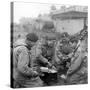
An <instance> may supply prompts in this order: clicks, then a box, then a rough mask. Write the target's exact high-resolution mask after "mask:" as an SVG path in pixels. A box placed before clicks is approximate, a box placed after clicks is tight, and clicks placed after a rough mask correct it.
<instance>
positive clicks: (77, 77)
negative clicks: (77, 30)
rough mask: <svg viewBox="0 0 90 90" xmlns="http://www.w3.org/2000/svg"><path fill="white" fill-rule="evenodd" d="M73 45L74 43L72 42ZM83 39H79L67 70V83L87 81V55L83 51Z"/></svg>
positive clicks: (84, 82)
mask: <svg viewBox="0 0 90 90" xmlns="http://www.w3.org/2000/svg"><path fill="white" fill-rule="evenodd" d="M74 45H75V44H74ZM84 46H85V40H79V42H78V44H77V46H76V48H77V50H76V52H75V55H74V56H73V58H72V61H71V66H70V67H69V70H68V71H67V84H86V83H87V55H86V52H85V49H86V48H85V47H84Z"/></svg>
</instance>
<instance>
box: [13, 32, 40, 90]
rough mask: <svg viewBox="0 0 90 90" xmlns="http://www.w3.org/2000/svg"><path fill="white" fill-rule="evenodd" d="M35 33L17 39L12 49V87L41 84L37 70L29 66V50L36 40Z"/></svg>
mask: <svg viewBox="0 0 90 90" xmlns="http://www.w3.org/2000/svg"><path fill="white" fill-rule="evenodd" d="M37 40H38V37H37V36H36V34H33V33H30V34H27V36H26V39H25V40H24V39H22V40H18V41H16V42H15V44H14V49H13V80H14V81H13V85H14V86H13V87H14V88H19V87H21V88H22V87H36V86H42V81H41V79H40V78H39V76H38V73H37V71H35V70H34V69H33V68H31V58H30V50H31V47H32V46H33V45H34V44H35V43H36V42H37Z"/></svg>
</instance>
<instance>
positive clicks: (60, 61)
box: [54, 38, 72, 84]
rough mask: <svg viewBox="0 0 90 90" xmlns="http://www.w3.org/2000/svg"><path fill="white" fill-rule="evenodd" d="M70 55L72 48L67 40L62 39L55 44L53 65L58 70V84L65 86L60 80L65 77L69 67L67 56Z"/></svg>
mask: <svg viewBox="0 0 90 90" xmlns="http://www.w3.org/2000/svg"><path fill="white" fill-rule="evenodd" d="M71 53H72V48H71V46H70V44H69V39H68V38H63V39H61V40H60V41H58V42H57V44H56V49H55V60H54V64H55V66H56V68H57V70H58V80H59V84H65V82H64V80H61V79H62V78H63V77H62V76H65V75H66V73H67V70H68V67H69V65H70V60H71V58H70V57H69V54H71Z"/></svg>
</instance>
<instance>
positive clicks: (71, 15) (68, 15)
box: [52, 11, 88, 19]
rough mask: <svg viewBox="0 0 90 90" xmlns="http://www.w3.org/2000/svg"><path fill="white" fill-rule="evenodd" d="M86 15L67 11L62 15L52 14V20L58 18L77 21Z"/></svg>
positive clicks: (86, 14)
mask: <svg viewBox="0 0 90 90" xmlns="http://www.w3.org/2000/svg"><path fill="white" fill-rule="evenodd" d="M87 17H88V13H87V12H81V11H68V12H63V13H56V14H55V13H54V14H52V18H53V19H55V18H60V19H78V18H87Z"/></svg>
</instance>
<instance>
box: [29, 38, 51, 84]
mask: <svg viewBox="0 0 90 90" xmlns="http://www.w3.org/2000/svg"><path fill="white" fill-rule="evenodd" d="M45 44H46V41H45V40H44V39H41V40H38V41H37V43H36V45H34V46H33V47H32V49H31V67H32V68H34V69H36V71H38V73H39V75H40V78H41V79H42V80H43V83H44V85H49V83H50V81H49V79H50V77H49V73H50V68H51V67H52V64H51V62H50V61H49V59H48V58H46V57H45V56H46V55H45V56H44V54H47V53H45V52H46V51H47V49H45V47H44V45H45ZM43 49H44V50H43ZM47 75H48V76H47ZM48 77H49V78H48Z"/></svg>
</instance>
